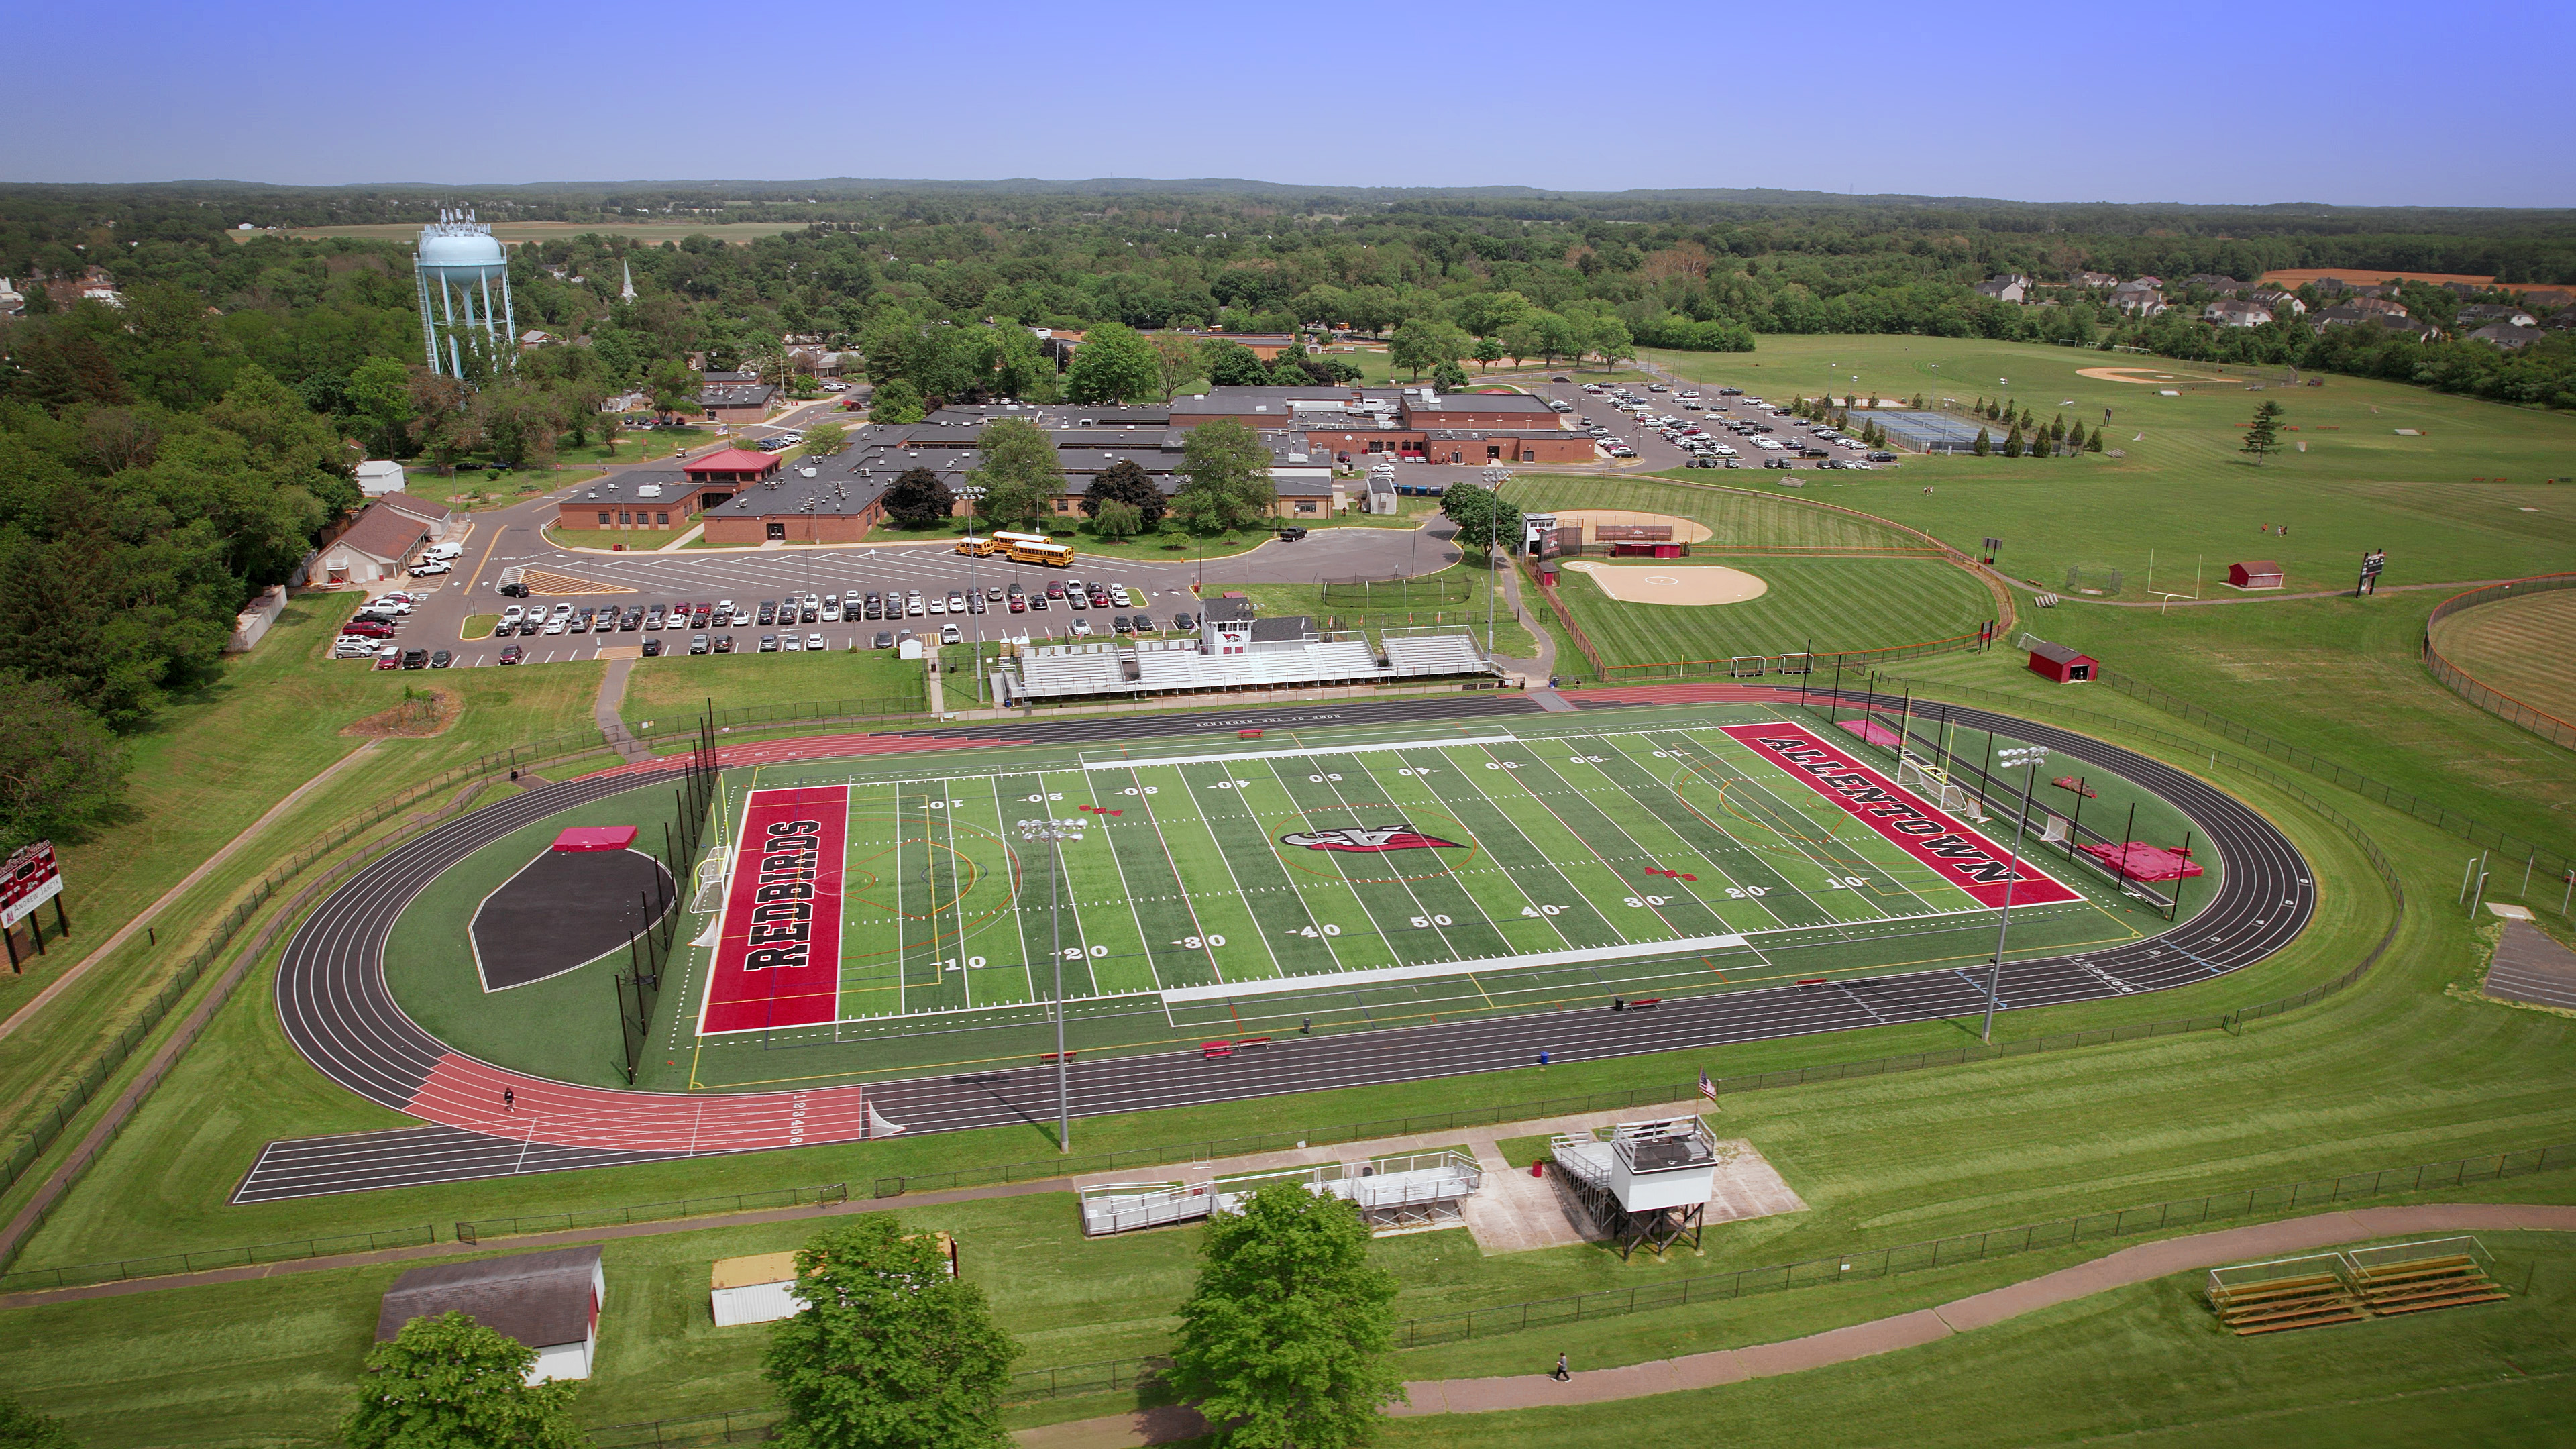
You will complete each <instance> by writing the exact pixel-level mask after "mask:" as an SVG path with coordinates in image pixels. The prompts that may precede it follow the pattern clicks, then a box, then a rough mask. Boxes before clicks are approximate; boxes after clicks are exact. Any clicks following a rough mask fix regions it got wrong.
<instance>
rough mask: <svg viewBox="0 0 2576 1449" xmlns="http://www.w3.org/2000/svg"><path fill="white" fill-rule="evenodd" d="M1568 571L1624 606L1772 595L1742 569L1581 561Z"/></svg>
mask: <svg viewBox="0 0 2576 1449" xmlns="http://www.w3.org/2000/svg"><path fill="white" fill-rule="evenodd" d="M1566 567H1567V568H1570V569H1580V570H1582V571H1583V573H1584V574H1586V575H1587V576H1589V577H1590V578H1591V580H1592V582H1594V583H1596V584H1599V585H1600V586H1601V592H1603V593H1605V594H1608V595H1609V596H1610V597H1612V598H1614V599H1617V600H1618V601H1619V602H1621V603H1623V604H1741V603H1743V602H1744V601H1745V600H1747V599H1758V598H1760V597H1762V596H1763V595H1764V594H1766V593H1769V592H1770V591H1771V586H1770V585H1769V584H1767V583H1765V582H1763V581H1762V580H1761V579H1760V578H1758V577H1756V576H1754V575H1752V574H1748V573H1746V572H1745V571H1744V570H1742V569H1730V568H1719V567H1717V566H1715V565H1709V564H1698V565H1687V566H1683V567H1675V566H1673V565H1671V564H1668V563H1665V562H1664V561H1662V560H1660V559H1659V560H1656V561H1655V562H1653V563H1651V564H1638V565H1627V564H1599V563H1593V562H1590V561H1589V560H1580V561H1577V562H1574V563H1569V564H1567V565H1566Z"/></svg>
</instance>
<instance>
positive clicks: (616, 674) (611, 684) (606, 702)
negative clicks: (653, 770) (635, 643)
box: [590, 650, 653, 764]
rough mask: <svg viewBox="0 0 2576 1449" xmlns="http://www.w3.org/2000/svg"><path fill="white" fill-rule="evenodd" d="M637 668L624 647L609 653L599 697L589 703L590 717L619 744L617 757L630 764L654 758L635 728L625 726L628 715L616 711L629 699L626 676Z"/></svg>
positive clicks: (610, 741)
mask: <svg viewBox="0 0 2576 1449" xmlns="http://www.w3.org/2000/svg"><path fill="white" fill-rule="evenodd" d="M634 669H635V661H634V660H633V659H631V658H629V657H627V656H626V654H625V652H624V651H623V650H620V651H619V652H618V653H617V654H616V655H614V656H611V657H609V659H608V672H607V673H605V674H602V675H601V676H600V677H599V698H598V699H597V700H596V701H594V702H593V703H592V705H591V707H590V717H591V719H592V720H593V721H594V722H596V723H597V724H598V726H599V732H600V734H601V735H603V736H604V737H606V738H607V740H608V742H609V743H610V744H611V745H614V746H615V747H616V749H617V757H618V758H619V759H621V760H624V761H626V762H627V763H629V764H633V763H635V762H637V761H639V760H649V759H651V758H653V752H652V750H650V749H648V748H646V747H645V745H644V743H643V742H642V741H641V740H638V739H636V738H635V733H634V731H632V730H629V729H628V728H627V727H626V719H625V717H624V716H623V715H620V714H619V713H618V712H617V707H618V706H619V705H621V704H624V703H625V702H626V676H627V675H628V674H630V673H633V672H634Z"/></svg>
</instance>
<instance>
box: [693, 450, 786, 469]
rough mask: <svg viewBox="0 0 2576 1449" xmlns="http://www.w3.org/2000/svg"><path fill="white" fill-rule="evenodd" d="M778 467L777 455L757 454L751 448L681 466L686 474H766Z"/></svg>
mask: <svg viewBox="0 0 2576 1449" xmlns="http://www.w3.org/2000/svg"><path fill="white" fill-rule="evenodd" d="M777 466H778V455H777V454H776V453H755V452H753V451H752V450H750V449H749V448H727V449H725V450H723V451H722V452H716V453H709V454H707V455H706V456H705V457H703V458H695V459H691V460H690V461H689V462H686V463H683V464H681V465H680V471H682V472H684V473H692V474H695V473H766V472H768V471H769V470H770V469H772V468H775V467H777Z"/></svg>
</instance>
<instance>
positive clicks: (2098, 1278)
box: [1014, 1203, 2576, 1449]
mask: <svg viewBox="0 0 2576 1449" xmlns="http://www.w3.org/2000/svg"><path fill="white" fill-rule="evenodd" d="M2535 1231H2537V1232H2559V1233H2565V1232H2576V1206H2558V1205H2526V1204H2515V1203H2425V1204H2422V1205H2419V1206H2414V1207H2379V1208H2350V1209H2345V1210H2342V1211H2338V1212H2330V1213H2318V1214H2316V1215H2314V1216H2312V1217H2303V1218H2287V1219H2284V1220H2282V1221H2279V1222H2270V1223H2253V1224H2249V1225H2247V1226H2245V1227H2241V1228H2222V1229H2220V1230H2218V1231H2216V1232H2210V1233H2194V1234H2192V1235H2190V1236H2189V1237H2181V1238H2166V1239H2162V1240H2160V1241H2157V1242H2152V1243H2140V1244H2138V1245H2136V1246H2135V1247H2129V1248H2123V1249H2121V1250H2120V1251H2118V1252H2116V1253H2112V1254H2109V1255H2107V1256H2105V1257H2100V1258H2095V1259H2093V1260H2092V1261H2090V1262H2086V1263H2078V1264H2076V1265H2074V1266H2073V1267H2068V1268H2060V1269H2058V1270H2057V1271H2056V1272H2054V1273H2044V1274H2042V1275H2040V1276H2039V1277H2036V1278H2031V1279H2027V1280H2025V1281H2023V1282H2020V1283H2015V1284H2011V1285H2009V1286H2007V1287H2003V1288H1996V1289H1992V1290H1989V1291H1987V1292H1984V1293H1977V1294H1971V1295H1970V1296H1968V1297H1966V1298H1958V1299H1953V1300H1952V1301H1950V1302H1948V1303H1944V1304H1941V1305H1940V1306H1939V1307H1936V1308H1920V1309H1916V1310H1915V1311H1914V1312H1911V1313H1900V1314H1897V1315H1895V1316H1894V1317H1890V1318H1880V1319H1873V1320H1871V1321H1870V1322H1867V1323H1855V1324H1852V1325H1851V1326H1849V1327H1847V1328H1835V1329H1829V1330H1827V1331H1825V1332H1823V1333H1816V1334H1810V1335H1808V1336H1807V1337H1805V1338H1793V1339H1789V1340H1786V1341H1784V1342H1780V1343H1763V1344H1753V1345H1750V1346H1748V1347H1745V1348H1726V1349H1717V1350H1715V1351H1713V1352H1709V1353H1695V1354H1691V1355H1688V1356H1687V1357H1683V1358H1671V1359H1658V1360H1656V1361H1654V1362H1652V1363H1640V1364H1626V1365H1622V1366H1620V1367H1618V1368H1609V1369H1597V1370H1584V1369H1582V1367H1581V1366H1580V1365H1577V1366H1576V1372H1575V1374H1574V1376H1573V1377H1572V1378H1571V1379H1570V1380H1568V1381H1567V1382H1564V1383H1558V1382H1557V1381H1556V1380H1554V1379H1552V1378H1550V1377H1549V1376H1548V1372H1547V1371H1548V1369H1549V1368H1551V1367H1553V1364H1552V1363H1533V1364H1531V1365H1530V1371H1529V1372H1528V1373H1526V1374H1516V1375H1513V1376H1511V1377H1508V1378H1480V1379H1430V1380H1416V1381H1412V1382H1408V1383H1406V1384H1405V1386H1404V1388H1405V1392H1406V1394H1407V1395H1408V1396H1409V1397H1410V1398H1411V1400H1412V1402H1411V1403H1410V1404H1399V1405H1396V1406H1395V1407H1393V1408H1390V1409H1388V1410H1387V1412H1388V1413H1390V1414H1394V1415H1400V1416H1404V1417H1419V1416H1422V1415H1426V1414H1490V1413H1496V1412H1500V1411H1502V1410H1506V1409H1536V1408H1552V1407H1555V1406H1558V1405H1565V1404H1599V1403H1608V1402H1611V1401H1614V1400H1618V1399H1635V1398H1643V1397H1645V1396H1646V1395H1649V1394H1669V1393H1677V1392H1680V1391H1682V1390H1685V1389H1705V1388H1714V1387H1716V1386H1718V1385H1721V1384H1732V1383H1740V1382H1742V1381H1744V1380H1746V1379H1756V1378H1769V1377H1771V1376H1773V1375H1775V1374H1786V1373H1796V1372H1798V1371H1799V1370H1801V1369H1811V1368H1822V1367H1824V1366H1826V1365H1827V1364H1837V1363H1849V1362H1851V1361H1853V1360H1855V1359H1861V1358H1868V1357H1870V1356H1872V1355H1875V1354H1882V1353H1892V1352H1894V1351H1895V1350H1897V1349H1901V1348H1914V1347H1918V1346H1920V1345H1922V1344H1927V1343H1934V1342H1938V1341H1939V1340H1941V1339H1944V1338H1948V1337H1950V1336H1951V1335H1953V1334H1959V1333H1967V1332H1971V1331H1973V1330H1976V1329H1980V1328H1988V1327H1991V1326H1993V1325H1995V1324H1998V1323H2001V1322H2003V1321H2005V1320H2006V1319H2009V1318H2016V1317H2019V1316H2020V1315H2022V1314H2025V1313H2030V1312H2034V1311H2036V1310H2038V1309H2042V1308H2050V1307H2054V1306H2056V1305H2058V1304H2060V1303H2071V1302H2073V1301H2075V1300H2076V1299H2078V1298H2085V1297H2089V1296H2091V1295H2093V1294H2096V1293H2102V1292H2107V1291H2108V1290H2110V1289H2113V1288H2124V1287H2128V1286H2129V1285H2131V1284H2136V1283H2145V1282H2149V1281H2152V1280H2154V1279H2157V1278H2163V1277H2168V1276H2171V1275H2172V1274H2175V1273H2185V1272H2190V1271H2192V1270H2194V1269H2201V1268H2214V1267H2217V1266H2219V1265H2221V1264H2224V1263H2242V1262H2259V1261H2261V1260H2264V1259H2267V1258H2277V1257H2282V1256H2285V1255H2289V1254H2294V1253H2304V1252H2313V1251H2316V1250H2317V1249H2320V1248H2329V1247H2333V1246H2336V1245H2337V1244H2341V1243H2355V1242H2362V1241H2366V1240H2368V1239H2372V1238H2393V1237H2410V1236H2413V1235H2415V1234H2419V1233H2458V1232H2535ZM1206 1432H1207V1425H1206V1423H1205V1421H1203V1420H1201V1419H1200V1418H1199V1417H1198V1415H1197V1414H1195V1413H1193V1412H1191V1411H1190V1410H1188V1409H1181V1408H1163V1409H1155V1410H1150V1411H1145V1412H1140V1413H1129V1414H1110V1415H1105V1416H1103V1417H1101V1418H1097V1419H1078V1420H1075V1421H1073V1422H1070V1423H1064V1424H1049V1425H1046V1426H1044V1427H1041V1428H1035V1429H1023V1430H1021V1431H1019V1432H1018V1434H1017V1435H1015V1436H1014V1437H1015V1438H1017V1439H1018V1440H1019V1442H1020V1443H1021V1444H1022V1445H1024V1446H1028V1449H1129V1446H1134V1445H1144V1444H1165V1443H1170V1442H1173V1441H1175V1440H1179V1439H1187V1438H1193V1437H1195V1436H1197V1435H1200V1434H1204V1433H1206Z"/></svg>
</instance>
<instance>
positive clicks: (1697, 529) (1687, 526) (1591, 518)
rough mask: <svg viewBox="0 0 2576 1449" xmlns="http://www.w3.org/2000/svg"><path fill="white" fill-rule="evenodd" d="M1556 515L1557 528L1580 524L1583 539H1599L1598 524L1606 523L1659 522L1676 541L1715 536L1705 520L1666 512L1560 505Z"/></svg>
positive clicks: (1641, 524)
mask: <svg viewBox="0 0 2576 1449" xmlns="http://www.w3.org/2000/svg"><path fill="white" fill-rule="evenodd" d="M1555 515H1556V522H1557V526H1558V527H1559V528H1562V527H1564V526H1565V525H1567V524H1569V523H1572V524H1580V525H1582V527H1583V541H1584V542H1585V543H1599V542H1600V541H1601V534H1600V529H1601V525H1603V524H1605V523H1607V524H1611V525H1614V526H1617V525H1629V526H1634V527H1641V528H1654V527H1657V526H1659V525H1660V526H1662V527H1665V528H1669V529H1671V530H1672V531H1673V532H1672V541H1673V542H1675V543H1703V542H1706V541H1707V540H1708V539H1710V538H1713V537H1715V536H1716V535H1714V534H1713V533H1711V532H1710V530H1709V527H1708V525H1707V524H1704V523H1694V522H1692V521H1691V520H1689V519H1687V518H1675V517H1673V516H1672V515H1671V514H1669V513H1630V512H1628V511H1627V510H1625V509H1620V508H1560V509H1557V510H1556V511H1555Z"/></svg>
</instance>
